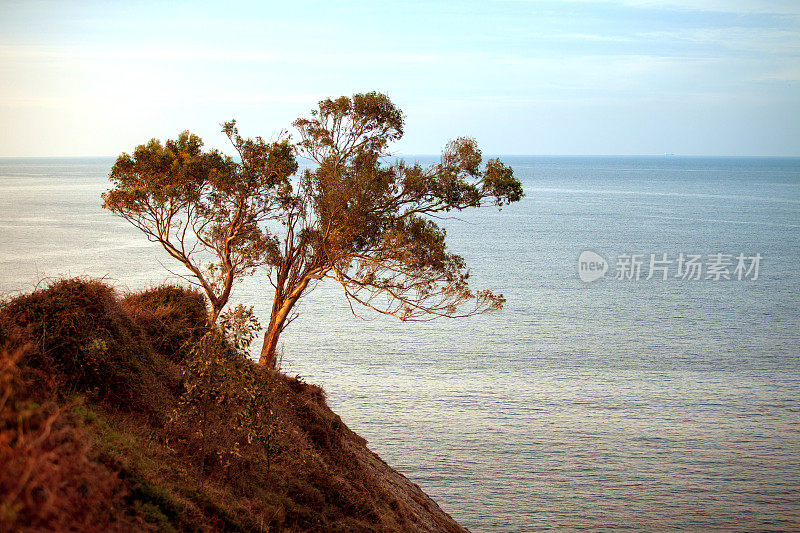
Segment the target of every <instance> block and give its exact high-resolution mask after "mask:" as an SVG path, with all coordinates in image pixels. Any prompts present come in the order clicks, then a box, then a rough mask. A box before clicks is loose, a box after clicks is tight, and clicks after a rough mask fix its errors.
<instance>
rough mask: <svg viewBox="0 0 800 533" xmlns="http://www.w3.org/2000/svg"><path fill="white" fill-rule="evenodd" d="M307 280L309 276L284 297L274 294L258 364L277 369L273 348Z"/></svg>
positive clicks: (276, 345)
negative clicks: (274, 299)
mask: <svg viewBox="0 0 800 533" xmlns="http://www.w3.org/2000/svg"><path fill="white" fill-rule="evenodd" d="M309 281H311V279H310V278H308V277H306V278H303V279H302V280H301V281H300V283H299V284H297V286H295V287H294V288H293V289H292V291H291V292H289V294H288V295H286V296H285V297H281V296H280V295H279V294H278V293H276V294H275V298H276V301H275V302H274V303H273V306H272V316H271V317H270V320H269V327H268V328H267V331H266V333H265V334H264V344H263V346H261V356H260V357H259V359H258V363H259V364H260V365H266V366H268V367H269V368H276V369H277V363H278V361H277V358H276V354H275V349H276V348H277V347H278V338H279V337H280V335H281V332H282V331H283V328H284V327H285V326H286V320H287V319H288V318H289V313H290V312H291V310H292V307H294V304H296V303H297V300H299V299H300V296H302V295H303V291H304V290H305V289H306V287H308V283H309Z"/></svg>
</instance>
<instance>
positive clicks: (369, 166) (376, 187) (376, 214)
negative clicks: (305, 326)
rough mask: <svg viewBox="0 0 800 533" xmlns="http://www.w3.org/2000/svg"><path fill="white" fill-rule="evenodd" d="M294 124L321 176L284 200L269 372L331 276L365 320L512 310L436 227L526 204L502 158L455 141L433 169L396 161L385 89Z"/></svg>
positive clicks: (396, 127) (394, 121) (266, 351)
mask: <svg viewBox="0 0 800 533" xmlns="http://www.w3.org/2000/svg"><path fill="white" fill-rule="evenodd" d="M294 126H295V127H296V128H297V130H298V132H299V135H300V139H299V143H298V144H297V149H298V151H299V152H300V154H301V155H303V156H306V157H308V158H309V159H311V160H312V161H313V162H314V163H315V168H314V169H313V170H307V171H305V172H304V173H303V175H302V176H301V177H300V180H299V183H297V184H296V185H297V187H296V190H292V191H291V192H288V193H286V194H284V195H283V198H282V199H281V200H280V203H281V204H282V209H283V212H282V215H281V223H282V224H283V227H284V229H285V233H284V234H283V235H282V238H281V242H280V246H279V249H278V251H277V254H276V255H274V256H272V261H271V265H270V266H271V268H270V270H269V279H270V282H271V283H272V285H273V287H274V289H275V293H274V299H273V305H272V313H271V317H270V321H269V325H268V327H267V330H266V335H265V339H264V344H263V347H262V350H261V357H260V362H261V363H262V364H267V365H274V364H275V362H276V361H275V351H276V346H277V343H278V338H279V336H280V334H281V332H282V331H283V330H284V328H286V326H287V325H288V324H289V323H290V322H291V321H292V319H293V318H294V317H296V313H295V312H293V309H294V308H295V306H296V305H297V302H298V301H299V300H300V298H301V297H302V296H303V295H304V294H307V293H308V291H309V290H311V288H313V286H314V284H315V283H317V282H318V281H321V280H325V279H329V280H333V281H334V282H336V283H338V284H340V285H341V287H342V289H343V290H344V295H345V297H346V298H347V300H348V301H349V303H350V307H351V310H352V311H353V313H354V314H356V313H358V311H357V309H359V307H360V306H365V307H367V308H370V309H372V310H374V311H377V312H379V313H383V314H387V315H392V316H395V317H397V318H399V319H400V320H403V321H408V320H427V319H431V318H436V317H459V316H468V315H473V314H477V313H482V312H485V311H488V310H495V309H499V308H501V307H502V305H503V302H504V299H503V296H502V295H498V294H494V293H492V292H491V291H488V290H484V291H473V290H472V289H471V288H470V287H469V284H468V278H469V271H468V270H467V268H466V265H465V263H464V260H463V259H462V258H461V257H459V256H458V255H455V254H452V253H450V252H449V251H448V249H447V247H446V244H445V231H444V229H442V228H441V227H439V225H437V223H436V219H437V218H438V217H440V216H442V215H443V214H444V213H445V212H448V211H453V210H456V211H460V210H463V209H466V208H470V207H479V206H481V205H485V204H487V203H490V204H493V205H496V206H502V205H505V204H508V203H510V202H516V201H518V200H519V199H520V198H522V196H523V192H522V186H521V184H520V182H519V180H517V179H516V178H515V177H514V175H513V172H512V170H511V168H509V167H507V166H506V165H504V164H503V163H502V162H501V161H500V160H498V159H491V160H489V161H488V162H487V163H486V164H485V165H484V164H483V163H482V156H481V152H480V150H479V149H478V147H477V145H476V143H475V141H474V140H473V139H468V138H461V139H457V140H455V141H452V142H450V143H449V144H447V146H446V147H445V149H444V151H443V153H442V156H441V160H440V161H439V162H438V163H437V164H434V165H431V166H428V167H423V166H421V165H418V164H406V163H404V162H402V161H398V162H395V163H393V164H387V163H386V161H385V160H386V157H387V156H388V155H389V151H388V148H389V145H390V143H392V142H394V141H397V140H398V139H400V138H401V137H402V135H403V115H402V113H401V111H400V110H399V109H398V108H397V107H395V106H394V104H393V103H392V102H391V101H390V100H389V98H388V97H387V96H386V95H383V94H379V93H374V92H372V93H367V94H356V95H354V96H353V97H352V98H348V97H340V98H337V99H335V100H332V99H327V100H323V101H322V102H320V103H319V107H318V109H316V110H313V111H312V112H311V116H310V117H309V118H304V119H299V120H297V121H295V122H294Z"/></svg>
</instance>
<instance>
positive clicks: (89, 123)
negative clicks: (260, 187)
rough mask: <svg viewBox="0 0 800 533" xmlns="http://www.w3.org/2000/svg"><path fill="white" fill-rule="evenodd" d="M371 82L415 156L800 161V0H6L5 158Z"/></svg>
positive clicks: (162, 131)
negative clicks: (456, 145) (462, 139)
mask: <svg viewBox="0 0 800 533" xmlns="http://www.w3.org/2000/svg"><path fill="white" fill-rule="evenodd" d="M372 90H375V91H380V92H384V93H386V94H388V95H389V97H390V98H391V99H392V101H393V102H394V103H395V104H396V105H397V106H398V107H400V108H401V109H402V110H403V112H404V113H405V117H406V128H405V136H404V138H403V139H402V140H401V141H399V142H398V143H397V144H396V145H395V146H394V147H393V150H394V152H395V153H398V154H433V153H438V152H439V151H440V150H441V148H442V147H443V146H444V145H445V143H446V142H447V141H448V140H450V139H453V138H456V137H459V136H464V135H467V136H471V137H474V138H476V139H477V140H478V142H479V144H480V146H481V147H482V149H483V151H484V153H487V154H520V155H522V154H531V155H659V154H664V153H674V154H679V155H775V156H800V1H798V0H762V1H758V0H751V1H745V0H658V1H656V0H606V1H599V0H598V1H595V0H569V1H567V0H563V1H536V0H494V1H492V0H484V1H476V2H471V1H462V2H456V1H450V2H436V1H421V2H376V1H367V2H350V1H347V0H337V1H321V2H310V1H303V0H298V1H294V0H293V1H290V2H287V1H282V2H269V1H260V2H205V3H204V2H191V3H190V2H177V1H176V2H172V1H170V2H167V1H164V0H159V1H157V2H136V1H128V2H91V1H84V2H71V1H69V0H63V1H53V2H50V1H36V0H25V1H6V0H0V156H6V157H8V156H12V157H13V156H116V155H118V154H120V153H122V152H125V151H128V152H129V151H131V150H132V149H133V148H134V147H135V146H136V145H138V144H141V143H144V142H146V141H147V140H149V139H150V138H154V137H155V138H159V139H165V138H174V137H175V136H176V135H177V134H178V133H179V132H180V131H183V130H186V129H188V130H190V131H192V132H194V133H197V134H198V135H200V136H201V137H202V138H203V139H204V140H205V141H206V146H207V147H213V148H220V149H223V150H224V151H229V150H228V148H227V147H226V139H225V138H224V137H223V136H222V134H221V133H220V124H221V123H222V122H224V121H226V120H230V119H232V118H235V119H237V121H238V123H239V126H240V130H241V133H242V134H244V135H246V136H255V135H261V136H263V137H265V138H268V139H272V138H277V137H278V136H279V135H280V134H281V131H282V130H286V129H289V130H290V129H291V122H292V121H293V120H294V119H295V118H297V117H300V116H305V115H307V114H308V112H309V111H310V110H311V109H312V108H313V107H314V106H315V104H316V102H318V101H319V100H320V99H322V98H325V97H329V96H333V97H335V96H339V95H350V94H353V93H357V92H366V91H372Z"/></svg>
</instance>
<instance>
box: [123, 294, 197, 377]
mask: <svg viewBox="0 0 800 533" xmlns="http://www.w3.org/2000/svg"><path fill="white" fill-rule="evenodd" d="M122 305H123V307H125V308H126V309H127V311H128V314H129V315H130V317H131V318H132V319H133V321H134V322H135V323H136V324H138V325H139V326H140V327H141V328H142V329H143V330H144V332H145V334H146V335H147V337H148V338H149V340H150V343H151V344H152V346H153V348H154V349H155V350H156V351H157V352H159V353H161V354H163V355H165V356H167V357H169V358H170V359H172V360H173V361H176V362H179V361H182V360H183V358H184V357H185V356H186V354H187V353H188V350H189V348H190V347H191V344H192V343H194V342H196V341H197V340H198V339H199V338H200V337H202V336H203V335H204V334H205V333H206V331H207V330H208V328H207V326H206V321H207V318H208V307H207V305H206V299H205V296H203V295H202V294H200V292H199V291H197V290H195V289H189V288H186V287H180V286H178V285H161V286H158V287H155V288H152V289H148V290H146V291H143V292H138V293H133V294H129V295H128V296H126V297H125V298H124V299H123V300H122Z"/></svg>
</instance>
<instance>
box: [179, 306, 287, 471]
mask: <svg viewBox="0 0 800 533" xmlns="http://www.w3.org/2000/svg"><path fill="white" fill-rule="evenodd" d="M237 311H239V313H240V315H239V317H240V318H241V321H239V322H238V323H237V322H236V318H237V314H236V311H234V312H232V313H231V314H230V315H228V316H227V317H226V319H225V320H224V321H223V323H224V324H225V325H227V326H228V327H229V329H227V330H225V331H223V330H221V329H219V330H217V329H215V330H212V331H210V332H208V333H207V334H206V335H204V336H203V337H202V338H201V339H200V340H199V341H198V342H197V343H196V344H195V345H194V347H193V348H192V350H191V352H190V353H189V356H188V357H187V360H186V363H185V366H184V369H183V382H184V392H183V394H182V395H181V397H180V399H179V401H178V408H177V409H176V410H175V412H174V415H173V421H174V422H175V423H177V424H180V425H182V426H183V427H187V428H194V433H193V440H194V442H195V443H199V448H198V449H197V451H198V453H199V457H198V458H199V460H200V462H201V464H202V468H203V471H205V470H206V467H207V466H214V465H219V466H223V467H224V468H229V467H230V466H231V465H232V464H234V463H235V462H236V460H237V458H239V457H240V456H241V452H242V450H243V448H245V447H249V446H253V445H260V446H267V452H269V442H270V439H271V438H272V437H273V434H274V412H273V410H272V399H271V396H270V386H271V380H272V379H273V376H272V375H271V372H270V371H269V370H267V369H264V368H260V367H257V366H255V365H253V363H252V362H251V361H250V360H249V359H248V358H247V356H246V353H247V348H248V347H249V344H250V342H251V341H252V338H253V336H254V335H255V333H254V330H253V329H249V328H252V327H254V326H253V322H254V321H255V319H254V317H253V316H252V310H248V309H244V308H237ZM255 326H257V322H256V324H255ZM229 338H233V339H234V340H235V342H236V344H235V345H232V344H231V343H230V342H229V341H228V339H229ZM211 450H214V452H213V454H214V456H212V454H211V453H210V451H211Z"/></svg>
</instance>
